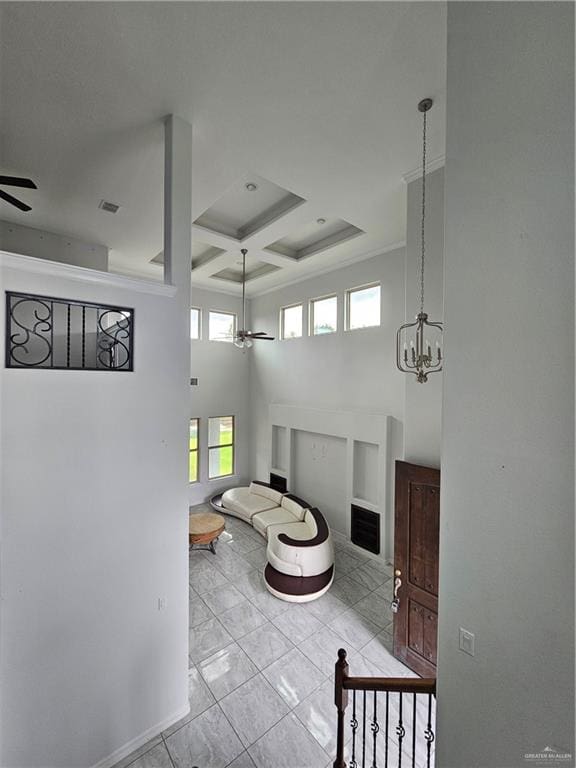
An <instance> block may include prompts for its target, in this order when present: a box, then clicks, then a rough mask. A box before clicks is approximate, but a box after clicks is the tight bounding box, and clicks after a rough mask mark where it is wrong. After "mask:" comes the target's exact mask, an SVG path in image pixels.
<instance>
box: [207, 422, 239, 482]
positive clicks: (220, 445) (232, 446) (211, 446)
mask: <svg viewBox="0 0 576 768" xmlns="http://www.w3.org/2000/svg"><path fill="white" fill-rule="evenodd" d="M210 419H232V442H231V443H226V444H225V445H222V444H218V445H210ZM217 448H232V471H231V472H230V474H228V475H216V477H211V476H210V451H211V450H214V449H217ZM235 474H236V416H234V414H227V415H225V416H209V417H208V480H209V481H212V480H221V479H222V478H223V477H233V476H234V475H235Z"/></svg>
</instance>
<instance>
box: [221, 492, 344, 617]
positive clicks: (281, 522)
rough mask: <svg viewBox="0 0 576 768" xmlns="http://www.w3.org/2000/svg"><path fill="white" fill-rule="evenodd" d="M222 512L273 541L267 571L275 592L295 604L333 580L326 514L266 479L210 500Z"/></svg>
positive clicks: (325, 588)
mask: <svg viewBox="0 0 576 768" xmlns="http://www.w3.org/2000/svg"><path fill="white" fill-rule="evenodd" d="M211 503H212V506H213V507H214V508H215V509H218V510H219V511H221V512H225V513H226V514H231V515H234V516H235V517H239V518H240V519H241V520H244V521H245V522H247V523H250V524H251V525H252V526H253V527H254V528H255V529H256V530H257V531H258V533H260V534H261V535H262V536H263V537H264V538H265V539H267V541H268V546H267V549H266V557H267V560H268V564H267V566H266V568H265V570H264V580H265V582H266V586H267V588H268V590H269V592H271V593H272V594H273V595H276V597H279V598H280V599H282V600H288V601H290V602H300V603H303V602H308V601H310V600H315V599H316V598H318V597H320V596H321V595H323V594H324V593H325V592H327V591H328V589H330V586H331V584H332V582H333V580H334V547H333V543H332V536H331V534H330V529H329V528H328V524H327V523H326V520H325V519H324V517H323V515H322V513H321V512H320V511H319V510H318V509H316V508H311V507H310V505H309V504H308V503H307V502H306V501H303V500H302V499H299V498H298V497H297V496H294V495H293V494H291V493H285V494H283V493H280V492H279V491H276V490H275V489H274V488H271V487H270V486H269V485H268V484H267V483H261V482H258V481H253V482H252V483H251V484H250V486H249V487H248V488H231V489H230V490H228V491H225V492H224V493H223V494H222V495H221V496H217V497H214V499H212V500H211Z"/></svg>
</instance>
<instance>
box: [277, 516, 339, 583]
mask: <svg viewBox="0 0 576 768" xmlns="http://www.w3.org/2000/svg"><path fill="white" fill-rule="evenodd" d="M299 542H302V543H301V544H300V543H299ZM266 556H267V558H268V562H269V563H271V564H272V565H273V567H274V568H275V569H276V570H277V571H280V572H281V573H286V574H288V575H290V576H316V575H318V574H320V573H324V571H326V570H327V569H328V568H330V567H331V566H332V565H333V563H334V547H333V544H332V537H331V536H330V530H329V528H328V526H327V525H326V521H325V519H324V517H323V515H322V514H321V513H320V512H319V511H318V510H317V509H314V510H307V511H306V513H305V521H304V522H301V523H296V524H292V525H274V526H270V527H269V528H268V547H267V550H266Z"/></svg>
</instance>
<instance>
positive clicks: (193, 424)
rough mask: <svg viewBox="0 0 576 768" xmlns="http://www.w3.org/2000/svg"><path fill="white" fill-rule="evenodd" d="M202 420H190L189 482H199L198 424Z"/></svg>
mask: <svg viewBox="0 0 576 768" xmlns="http://www.w3.org/2000/svg"><path fill="white" fill-rule="evenodd" d="M199 422H200V419H190V444H189V451H190V456H189V461H188V482H189V483H197V482H198V424H199Z"/></svg>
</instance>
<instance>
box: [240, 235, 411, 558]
mask: <svg viewBox="0 0 576 768" xmlns="http://www.w3.org/2000/svg"><path fill="white" fill-rule="evenodd" d="M377 280H379V281H380V282H381V286H382V288H381V299H382V317H381V320H382V324H381V326H380V327H377V328H366V329H361V330H357V331H344V330H343V315H344V302H343V295H344V291H345V289H347V288H354V287H356V286H359V285H363V284H366V283H370V282H374V281H377ZM333 292H336V293H338V296H339V318H338V332H337V333H335V334H327V335H323V336H314V337H309V336H304V337H303V338H301V339H289V340H286V341H280V340H277V341H274V342H260V343H259V342H256V344H255V345H254V349H253V350H252V352H253V358H252V365H251V371H250V396H251V401H250V402H251V418H252V432H251V437H252V443H251V446H252V449H251V456H252V475H253V476H254V477H255V478H258V479H261V480H266V479H267V477H268V472H269V467H270V457H271V444H270V443H271V434H270V427H269V417H268V406H269V404H270V403H278V404H285V405H300V406H305V407H308V408H322V409H324V410H342V411H352V410H360V411H363V412H365V413H380V414H385V415H388V416H392V417H393V418H392V426H391V435H390V440H391V442H390V467H389V470H390V471H392V467H393V461H394V459H395V458H400V457H401V456H402V434H401V427H402V424H401V422H402V419H403V415H404V388H405V382H404V374H402V373H400V372H399V371H398V370H397V369H396V365H395V333H396V328H397V326H398V325H399V324H400V322H401V321H402V319H403V317H404V249H398V250H395V251H391V252H389V253H384V254H381V255H379V256H375V257H373V258H371V259H366V260H365V261H361V262H357V263H355V264H351V265H350V266H347V267H343V268H342V269H337V270H334V271H332V272H328V273H326V274H324V275H320V276H318V277H314V278H312V279H310V280H306V281H303V282H300V283H296V284H294V285H290V286H287V287H285V288H281V289H279V290H277V291H274V292H272V293H268V294H265V295H263V296H258V297H255V298H253V299H252V301H251V313H252V318H253V320H252V325H253V327H254V328H255V329H257V330H259V331H260V330H262V331H269V332H270V333H272V334H273V335H274V336H276V338H277V339H278V329H279V310H280V307H281V306H285V305H288V304H292V303H295V302H298V301H302V302H304V305H305V328H307V310H308V301H309V300H310V299H313V298H315V297H318V296H323V295H325V294H329V293H333ZM392 493H393V489H392V483H390V487H389V498H388V514H389V516H390V511H391V509H392V502H393V495H392ZM386 540H387V541H388V542H389V543H390V542H391V541H392V530H391V528H389V529H388V531H387V536H386ZM386 554H390V551H389V552H387V553H386Z"/></svg>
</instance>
